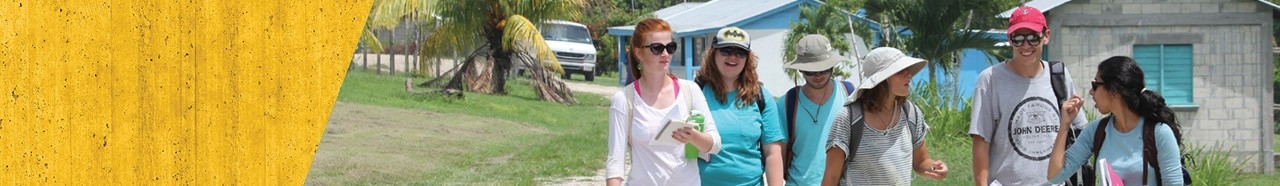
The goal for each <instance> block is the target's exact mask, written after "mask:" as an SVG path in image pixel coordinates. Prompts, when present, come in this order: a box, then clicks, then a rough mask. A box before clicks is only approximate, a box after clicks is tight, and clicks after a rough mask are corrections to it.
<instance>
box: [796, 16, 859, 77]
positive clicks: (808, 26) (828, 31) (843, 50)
mask: <svg viewBox="0 0 1280 186" xmlns="http://www.w3.org/2000/svg"><path fill="white" fill-rule="evenodd" d="M848 15H849V14H848V13H847V11H843V10H839V9H837V8H836V7H834V6H830V5H821V6H818V7H816V9H815V7H810V6H809V5H800V21H794V22H791V32H789V33H787V37H786V39H785V40H784V41H783V52H782V60H783V61H792V60H795V59H796V51H795V49H796V42H799V41H800V38H803V37H804V36H805V35H809V34H818V35H822V36H826V37H827V39H829V40H831V47H832V48H835V49H836V50H837V51H840V55H844V56H849V53H848V51H849V49H850V47H851V46H850V45H849V42H845V41H847V40H848V37H846V35H845V34H846V33H850V32H851V31H852V30H854V29H853V28H852V27H850V20H848V18H849V16H848ZM846 63H849V62H846ZM842 65H848V64H842ZM833 75H836V76H841V77H848V73H847V72H843V71H842V70H840V68H836V70H835V72H834V74H833ZM787 76H788V77H790V78H791V81H797V80H798V79H800V74H799V73H798V72H796V71H794V70H787Z"/></svg>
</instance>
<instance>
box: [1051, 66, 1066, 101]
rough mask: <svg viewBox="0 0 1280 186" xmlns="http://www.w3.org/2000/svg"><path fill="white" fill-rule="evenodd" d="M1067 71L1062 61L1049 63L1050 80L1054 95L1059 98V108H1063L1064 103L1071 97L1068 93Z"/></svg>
mask: <svg viewBox="0 0 1280 186" xmlns="http://www.w3.org/2000/svg"><path fill="white" fill-rule="evenodd" d="M1066 71H1067V70H1066V67H1064V66H1063V64H1062V62H1061V61H1049V78H1050V80H1051V81H1052V83H1053V95H1054V96H1056V97H1058V106H1062V101H1063V100H1067V97H1069V96H1070V93H1067V81H1066V79H1067V75H1066Z"/></svg>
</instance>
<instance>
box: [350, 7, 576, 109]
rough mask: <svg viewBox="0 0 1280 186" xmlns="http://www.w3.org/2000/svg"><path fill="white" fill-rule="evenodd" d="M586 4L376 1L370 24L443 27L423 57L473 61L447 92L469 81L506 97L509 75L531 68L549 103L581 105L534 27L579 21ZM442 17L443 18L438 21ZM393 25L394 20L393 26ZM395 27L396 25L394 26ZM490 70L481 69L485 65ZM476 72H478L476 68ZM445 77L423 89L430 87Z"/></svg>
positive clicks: (422, 49) (424, 47)
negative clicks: (459, 53) (405, 21)
mask: <svg viewBox="0 0 1280 186" xmlns="http://www.w3.org/2000/svg"><path fill="white" fill-rule="evenodd" d="M584 4H585V3H584V2H583V1H582V0H539V1H513V0H467V1H431V0H413V1H411V0H380V1H377V2H375V7H374V13H371V15H370V16H377V18H374V19H372V20H371V21H372V22H370V24H384V23H386V22H381V21H388V20H396V21H398V20H400V19H402V18H404V17H405V16H415V17H414V18H413V19H411V20H417V21H419V22H438V25H434V28H435V29H434V31H433V32H432V34H431V36H430V37H427V38H425V39H426V40H425V41H424V42H422V43H423V44H422V45H421V47H420V48H419V50H420V52H419V53H420V54H421V55H423V57H441V56H445V55H447V54H451V53H452V52H453V51H454V50H458V49H464V50H463V51H468V53H467V58H466V59H465V60H464V61H463V63H462V65H461V66H460V67H457V68H458V69H457V70H456V71H455V73H454V74H453V76H452V77H451V78H450V80H449V83H447V84H446V85H445V86H444V89H445V90H461V89H463V81H466V80H464V79H470V81H469V82H473V83H472V84H470V85H469V86H468V90H473V91H480V92H489V93H494V94H505V93H506V92H507V91H506V80H507V77H506V75H507V73H508V72H510V71H511V68H512V67H513V65H515V64H526V63H527V64H535V65H529V67H531V68H533V69H531V71H533V72H534V76H531V78H533V84H534V88H535V89H537V90H536V91H535V92H537V93H538V94H539V97H540V98H541V99H543V100H549V101H554V102H561V103H572V102H575V100H574V99H573V97H572V92H570V91H569V90H568V89H567V88H565V86H564V82H563V81H561V80H560V79H558V78H549V77H557V76H554V75H552V76H547V74H546V72H545V71H544V70H543V69H545V70H546V71H551V72H554V73H563V69H561V68H560V64H559V62H558V61H557V60H556V58H555V55H554V54H553V53H552V52H551V49H550V48H548V47H547V44H546V41H544V40H543V39H542V34H541V33H540V32H539V31H538V28H537V26H536V25H535V24H534V23H541V22H542V21H543V20H548V19H568V20H573V19H577V18H578V17H580V16H581V14H580V13H579V11H580V10H581V8H582V6H583V5H584ZM437 16H438V17H437ZM388 22H390V21H388ZM392 25H394V24H392ZM486 62H487V65H488V66H487V68H476V67H478V66H484V65H486ZM473 68H474V69H473ZM439 78H441V77H437V79H436V80H432V81H429V82H427V83H423V84H420V86H428V85H430V84H431V83H432V82H437V80H439Z"/></svg>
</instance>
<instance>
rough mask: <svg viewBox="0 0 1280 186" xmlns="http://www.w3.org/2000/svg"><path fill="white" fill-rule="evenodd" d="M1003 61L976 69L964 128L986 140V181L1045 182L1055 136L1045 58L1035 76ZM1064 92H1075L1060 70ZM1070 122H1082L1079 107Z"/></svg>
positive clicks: (1054, 104)
mask: <svg viewBox="0 0 1280 186" xmlns="http://www.w3.org/2000/svg"><path fill="white" fill-rule="evenodd" d="M1007 63H1008V62H1005V63H1000V64H996V65H992V66H991V67H988V68H987V69H986V70H983V71H982V73H981V74H979V75H978V83H977V85H976V87H974V90H973V104H972V107H973V111H972V113H970V114H971V115H970V116H971V120H970V123H969V134H971V135H978V136H981V137H982V138H983V139H985V140H986V141H987V142H989V143H990V144H991V150H990V151H989V152H988V153H989V154H988V155H989V158H990V159H988V170H987V181H986V182H987V183H991V182H992V181H999V183H1000V184H1002V185H1049V183H1048V178H1046V177H1045V174H1044V172H1045V170H1047V169H1048V167H1049V153H1050V152H1051V151H1052V150H1053V143H1054V140H1055V139H1056V138H1057V136H1058V126H1059V125H1058V123H1059V121H1060V118H1061V117H1059V112H1058V110H1059V109H1058V100H1057V96H1054V94H1053V83H1052V80H1051V78H1050V73H1049V67H1048V63H1046V62H1043V61H1042V62H1041V64H1043V65H1045V68H1044V70H1042V71H1041V72H1040V74H1038V75H1036V77H1035V78H1026V77H1023V76H1020V75H1018V74H1017V73H1014V72H1013V70H1012V69H1010V68H1009V66H1007V65H1006V64H1007ZM1064 76H1065V77H1066V84H1067V85H1068V86H1067V92H1068V93H1070V94H1074V92H1075V90H1074V88H1073V87H1072V86H1069V85H1071V73H1070V72H1064ZM1072 125H1073V127H1074V128H1082V126H1084V125H1086V121H1085V118H1084V112H1080V113H1079V115H1077V116H1076V118H1075V121H1072Z"/></svg>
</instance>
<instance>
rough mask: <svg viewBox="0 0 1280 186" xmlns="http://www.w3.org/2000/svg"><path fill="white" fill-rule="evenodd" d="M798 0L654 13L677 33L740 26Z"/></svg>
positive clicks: (735, 0)
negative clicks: (665, 13)
mask: <svg viewBox="0 0 1280 186" xmlns="http://www.w3.org/2000/svg"><path fill="white" fill-rule="evenodd" d="M799 1H809V0H799ZM797 2H798V0H756V1H739V0H713V1H709V2H706V3H702V4H700V5H697V6H695V7H693V8H689V9H686V10H684V11H680V12H678V13H674V14H671V15H665V16H664V15H661V14H657V13H655V15H656V16H658V18H661V19H663V20H666V21H667V23H669V24H671V28H672V31H674V32H675V33H676V36H677V37H678V36H685V35H694V34H703V32H714V31H715V29H720V28H721V27H725V26H740V25H735V24H738V23H739V22H741V21H744V20H747V19H750V18H752V17H755V16H758V15H762V14H767V13H769V12H771V11H774V10H776V9H778V8H780V7H783V6H787V5H791V4H793V3H797ZM681 5H683V4H681ZM677 6H680V5H677ZM664 10H666V9H665V8H664ZM673 10H674V9H673ZM634 29H635V25H627V26H615V27H609V34H611V35H630V34H631V32H632V31H633V30H634Z"/></svg>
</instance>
